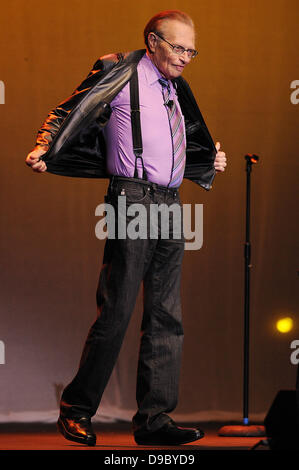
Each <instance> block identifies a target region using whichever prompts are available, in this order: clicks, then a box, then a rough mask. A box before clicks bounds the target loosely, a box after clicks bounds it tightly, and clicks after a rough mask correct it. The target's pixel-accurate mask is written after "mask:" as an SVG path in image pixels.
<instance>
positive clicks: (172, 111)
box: [159, 78, 186, 187]
mask: <svg viewBox="0 0 299 470" xmlns="http://www.w3.org/2000/svg"><path fill="white" fill-rule="evenodd" d="M159 82H160V83H161V85H162V92H163V97H164V104H165V105H166V109H167V113H168V119H169V124H170V129H171V138H172V147H173V168H172V173H171V181H170V184H169V186H172V187H177V186H179V185H180V183H181V180H182V178H183V175H184V171H185V162H186V147H185V141H184V122H183V119H182V115H181V113H180V111H179V109H178V107H177V106H176V103H175V101H170V100H169V97H170V85H169V82H168V80H166V79H165V78H160V79H159Z"/></svg>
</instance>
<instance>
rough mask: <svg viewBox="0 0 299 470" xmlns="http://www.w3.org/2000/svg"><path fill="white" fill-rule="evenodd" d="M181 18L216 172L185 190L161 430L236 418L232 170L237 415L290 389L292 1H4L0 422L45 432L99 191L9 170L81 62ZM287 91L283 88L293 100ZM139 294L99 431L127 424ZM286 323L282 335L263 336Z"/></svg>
mask: <svg viewBox="0 0 299 470" xmlns="http://www.w3.org/2000/svg"><path fill="white" fill-rule="evenodd" d="M162 9H181V10H184V11H186V12H187V13H189V14H190V15H191V16H192V18H193V19H194V21H195V23H196V27H197V47H198V49H199V56H198V57H197V58H196V59H195V60H194V62H193V63H192V64H191V65H189V67H188V68H187V70H186V72H185V78H186V79H187V80H188V81H189V82H190V84H191V86H192V89H193V90H194V93H195V96H196V98H197V100H198V103H199V105H200V108H201V110H202V113H203V114H204V117H205V119H206V122H207V124H208V127H209V129H210V131H211V133H212V135H213V138H214V140H215V141H220V142H221V146H222V149H223V150H224V151H225V152H226V154H227V157H228V160H229V166H228V168H227V171H226V172H225V174H221V175H217V176H216V179H215V183H214V185H213V189H212V190H211V191H210V192H205V191H204V190H203V189H201V188H200V187H198V186H197V185H195V184H194V183H191V182H190V181H188V180H185V181H184V183H183V185H182V189H181V194H182V201H183V203H184V204H192V207H193V208H194V204H202V205H203V246H202V247H201V249H198V250H195V251H187V250H186V252H185V258H184V264H183V278H182V302H183V315H184V329H185V346H184V355H183V363H182V371H181V385H180V402H179V406H178V407H177V409H176V411H175V413H174V414H173V416H174V417H175V418H176V419H180V418H181V419H185V420H196V419H220V418H223V419H227V420H230V419H233V418H236V419H239V418H241V417H242V377H243V375H242V371H243V369H242V366H243V362H242V361H243V298H244V297H243V296H244V294H243V264H244V261H243V243H244V236H245V233H244V227H245V160H244V155H245V154H246V153H247V152H250V153H256V154H257V155H259V156H260V162H259V163H258V165H256V166H255V167H254V169H253V174H252V227H251V228H252V237H251V242H252V270H251V275H252V290H251V320H250V325H251V336H250V347H251V350H250V416H252V417H253V418H263V417H264V415H265V412H266V411H267V410H268V408H269V406H270V404H271V402H272V400H273V398H274V396H275V395H276V393H277V391H278V390H279V389H287V388H294V385H295V377H296V366H295V365H294V364H292V362H291V359H290V356H291V352H292V349H291V342H292V341H293V340H295V339H299V332H298V316H297V315H298V281H299V279H298V271H297V270H298V258H297V255H298V245H297V239H298V231H297V229H298V211H297V207H298V199H297V194H298V125H299V119H298V115H299V103H298V101H299V92H296V87H297V88H298V86H299V67H298V65H299V64H298V49H299V48H298V13H299V11H298V1H297V0H275V1H274V0H271V1H270V0H243V1H242V2H239V1H237V0H201V1H195V0H184V1H181V0H178V1H172V0H169V1H165V0H159V1H157V0H151V1H143V2H137V1H133V0H127V1H125V2H124V1H117V0H110V1H109V2H104V1H100V0H84V1H83V0H63V1H60V0H52V1H51V2H50V3H45V2H41V1H37V0H11V1H7V2H2V3H1V12H0V35H1V39H0V60H1V68H0V80H1V82H0V93H1V97H0V102H1V104H0V133H1V134H0V136H1V139H0V142H1V143H0V145H1V185H0V191H1V222H0V224H1V225H0V243H1V271H0V275H1V325H0V340H1V343H0V351H1V357H0V362H1V364H0V377H1V386H0V418H1V420H2V421H14V420H16V421H22V420H23V421H24V420H25V421H26V420H27V421H28V420H29V421H30V420H54V419H56V416H57V403H58V399H59V395H60V391H61V387H62V386H64V385H66V384H67V383H68V381H69V380H70V379H71V378H72V377H73V375H74V373H75V372H76V370H77V366H78V363H79V359H80V355H81V350H82V347H83V343H84V340H85V338H86V335H87V333H88V329H89V327H90V325H91V323H92V322H93V321H94V319H95V316H96V303H95V292H96V286H97V280H98V274H99V270H100V267H101V261H102V254H103V248H104V241H103V240H99V239H97V237H96V236H95V225H96V222H97V221H98V220H99V218H98V217H96V215H95V209H96V207H97V205H98V204H100V203H102V202H103V197H104V194H105V190H106V187H107V180H88V179H86V180H85V179H72V178H66V177H61V176H54V175H51V174H35V173H33V172H32V171H31V170H30V169H29V168H28V167H27V166H25V163H24V160H25V157H26V155H27V153H28V152H29V151H30V150H31V149H32V147H33V145H34V142H35V136H36V132H37V130H38V128H39V126H40V125H41V123H42V122H43V120H44V119H45V117H46V115H47V113H48V111H49V110H50V109H52V108H54V107H55V106H56V105H57V104H58V103H59V102H60V101H61V100H62V99H64V98H66V97H67V96H69V95H70V94H71V93H72V91H73V90H74V89H75V87H76V86H77V85H78V84H79V83H80V82H81V80H82V79H83V78H85V76H86V75H87V73H88V72H89V70H90V68H91V66H92V65H93V63H94V62H95V61H96V59H97V58H98V57H99V56H101V55H104V54H107V53H109V52H118V51H129V50H133V49H137V48H142V47H143V39H142V32H143V27H144V25H145V23H146V22H147V20H148V19H149V18H150V17H151V16H152V15H153V14H155V13H156V12H157V11H160V10H162ZM292 86H293V87H294V88H292ZM141 316H142V291H140V295H139V298H138V302H137V304H136V308H135V311H134V314H133V317H132V321H131V323H130V326H129V329H128V332H127V335H126V338H125V342H124V344H123V348H122V350H121V354H120V357H119V360H118V363H117V366H116V368H115V371H114V373H113V375H112V377H111V380H110V382H109V385H108V388H107V389H106V391H105V395H104V398H103V402H102V406H101V408H100V409H99V417H98V419H107V420H108V419H114V418H123V419H130V418H131V415H132V413H133V412H134V411H135V381H136V366H137V355H138V345H139V337H140V333H139V331H140V324H141ZM280 316H292V317H293V319H294V320H295V328H294V329H293V330H292V331H291V332H290V333H288V334H280V333H278V332H276V330H275V322H276V320H277V319H278V318H279V317H280Z"/></svg>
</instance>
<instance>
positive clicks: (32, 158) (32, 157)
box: [25, 147, 47, 173]
mask: <svg viewBox="0 0 299 470" xmlns="http://www.w3.org/2000/svg"><path fill="white" fill-rule="evenodd" d="M44 153H46V150H45V149H43V148H42V147H35V148H34V149H33V150H32V151H31V152H30V153H28V155H27V157H26V160H25V163H26V165H28V166H31V168H32V170H33V171H37V172H38V173H42V172H44V171H46V169H47V165H46V164H45V162H43V161H42V160H40V157H41V156H42V155H43V154H44Z"/></svg>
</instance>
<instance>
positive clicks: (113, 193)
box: [61, 177, 184, 434]
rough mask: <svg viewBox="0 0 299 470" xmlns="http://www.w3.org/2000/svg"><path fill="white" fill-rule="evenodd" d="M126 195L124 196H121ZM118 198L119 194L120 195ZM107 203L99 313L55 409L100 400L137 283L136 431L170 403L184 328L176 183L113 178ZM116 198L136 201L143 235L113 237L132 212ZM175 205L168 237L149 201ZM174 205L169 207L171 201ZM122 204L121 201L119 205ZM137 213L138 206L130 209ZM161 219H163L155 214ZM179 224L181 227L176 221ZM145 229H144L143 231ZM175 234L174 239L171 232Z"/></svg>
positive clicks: (82, 408)
mask: <svg viewBox="0 0 299 470" xmlns="http://www.w3.org/2000/svg"><path fill="white" fill-rule="evenodd" d="M124 197H125V199H124ZM119 198H122V199H119ZM105 200H106V202H107V203H109V204H111V205H112V206H113V207H114V209H115V211H116V238H114V239H111V238H109V237H108V238H107V240H106V245H105V250H104V259H103V267H102V270H101V273H100V277H99V283H98V289H97V306H98V317H97V319H96V321H95V322H94V324H93V325H92V327H91V329H90V331H89V334H88V337H87V340H86V343H85V347H84V350H83V354H82V357H81V361H80V366H79V370H78V372H77V374H76V376H75V378H74V379H73V381H72V382H71V383H70V384H69V385H68V386H67V387H66V388H65V390H64V392H63V395H62V400H61V413H62V414H63V415H65V416H69V417H76V416H82V415H85V416H90V417H91V416H93V415H94V414H95V413H96V411H97V408H98V406H99V404H100V400H101V397H102V394H103V392H104V389H105V387H106V385H107V382H108V380H109V377H110V375H111V373H112V370H113V367H114V365H115V363H116V360H117V357H118V354H119V351H120V349H121V345H122V342H123V339H124V335H125V332H126V329H127V326H128V323H129V320H130V317H131V314H132V312H133V310H134V306H135V302H136V298H137V295H138V292H139V288H140V285H141V283H142V282H143V294H144V311H143V319H142V328H141V329H142V332H141V342H140V351H139V361H138V371H137V390H136V399H137V405H138V411H137V413H136V414H135V416H134V417H133V429H134V432H135V434H142V433H143V432H149V431H154V430H156V429H158V428H160V427H161V426H163V424H165V423H166V422H167V421H169V419H170V418H169V416H168V415H167V413H168V412H171V411H172V410H173V409H174V408H175V407H176V404H177V399H178V386H179V373H180V364H181V351H182V342H183V327H182V320H181V302H180V280H181V265H182V260H183V254H184V236H183V230H182V220H181V222H180V224H177V225H175V221H176V222H177V216H178V213H180V217H181V218H182V206H181V202H180V197H179V193H178V190H173V189H167V188H164V187H161V186H158V185H156V184H153V183H149V182H145V181H143V180H137V179H133V178H123V179H120V178H114V177H113V178H112V180H111V182H110V185H109V188H108V193H107V196H106V198H105ZM120 201H121V203H122V204H123V203H124V202H125V207H126V209H128V208H129V207H131V208H132V204H134V203H138V204H141V205H142V206H138V207H139V208H140V207H141V208H142V211H143V216H144V214H145V217H143V218H141V219H140V220H139V225H138V226H136V228H137V230H138V229H139V233H141V231H140V229H141V228H142V229H143V232H142V233H143V236H144V234H145V233H146V236H144V238H136V239H132V238H130V237H129V236H126V237H124V238H119V237H118V236H117V233H118V228H119V226H120V224H122V229H123V228H124V226H125V228H127V229H129V225H130V223H131V226H132V221H133V223H135V222H134V220H135V221H136V214H134V215H128V214H126V215H125V216H122V217H120V218H119V219H118V217H117V210H118V208H119V206H120ZM160 204H165V205H166V206H164V207H166V208H169V207H170V206H171V205H172V204H174V206H175V210H176V211H178V212H176V218H175V217H173V216H172V212H171V211H169V213H168V216H167V211H166V218H167V220H168V222H169V236H168V238H165V236H167V234H166V235H165V232H164V231H163V229H164V228H165V221H166V218H165V216H164V219H163V218H162V217H156V218H155V217H153V216H152V214H151V212H150V211H151V209H150V208H151V206H153V205H155V207H156V208H157V207H161V206H159V205H160ZM174 206H173V207H174ZM122 207H124V204H123V206H122ZM137 214H138V212H137ZM162 219H163V220H162ZM163 224H164V225H163ZM179 225H180V229H179V230H178V229H177V227H178V226H179ZM150 229H151V232H150ZM178 237H179V238H178Z"/></svg>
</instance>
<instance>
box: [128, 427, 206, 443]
mask: <svg viewBox="0 0 299 470" xmlns="http://www.w3.org/2000/svg"><path fill="white" fill-rule="evenodd" d="M202 437H204V432H203V431H202V430H201V429H195V428H181V427H179V426H177V425H176V424H175V423H174V421H170V422H169V423H167V424H165V425H164V426H162V428H160V429H158V430H157V431H153V432H151V433H146V434H142V435H135V436H134V439H135V442H136V443H137V444H138V445H146V446H151V445H160V446H171V445H173V446H175V445H180V444H186V443H187V442H193V441H197V440H198V439H201V438H202Z"/></svg>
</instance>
